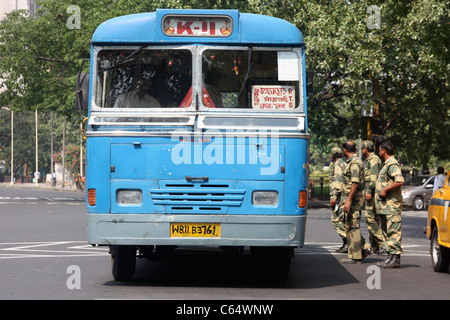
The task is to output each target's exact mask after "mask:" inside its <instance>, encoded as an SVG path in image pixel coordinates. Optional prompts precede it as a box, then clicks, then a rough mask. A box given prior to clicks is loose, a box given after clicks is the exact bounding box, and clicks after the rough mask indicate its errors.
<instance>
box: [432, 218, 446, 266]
mask: <svg viewBox="0 0 450 320" xmlns="http://www.w3.org/2000/svg"><path fill="white" fill-rule="evenodd" d="M438 238H439V232H438V228H437V226H435V227H434V228H433V231H431V241H430V254H431V263H432V264H433V268H434V271H436V272H447V270H448V267H449V265H450V249H449V248H447V247H444V246H441V245H439V242H438Z"/></svg>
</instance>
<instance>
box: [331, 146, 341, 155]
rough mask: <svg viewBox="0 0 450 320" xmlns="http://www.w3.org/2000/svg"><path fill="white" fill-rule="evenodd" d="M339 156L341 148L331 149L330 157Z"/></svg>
mask: <svg viewBox="0 0 450 320" xmlns="http://www.w3.org/2000/svg"><path fill="white" fill-rule="evenodd" d="M338 154H339V155H340V154H342V150H341V148H338V147H334V148H333V149H331V155H332V156H335V155H338Z"/></svg>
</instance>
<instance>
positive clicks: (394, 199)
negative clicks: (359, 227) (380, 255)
mask: <svg viewBox="0 0 450 320" xmlns="http://www.w3.org/2000/svg"><path fill="white" fill-rule="evenodd" d="M393 182H404V178H403V176H402V171H401V169H400V166H399V164H398V162H397V160H396V159H395V158H394V156H390V157H389V158H388V159H387V160H386V162H385V163H384V166H383V168H382V169H381V171H380V174H379V175H378V180H377V184H376V189H375V206H376V210H377V215H378V216H379V217H380V220H381V230H382V232H383V236H384V238H385V242H386V243H385V246H386V251H388V253H389V254H390V255H399V254H401V253H402V246H401V245H402V218H401V212H402V207H403V199H402V190H401V188H398V189H395V190H393V191H391V192H389V193H387V194H386V198H381V197H380V191H381V190H383V188H384V187H386V186H388V185H390V184H392V183H393Z"/></svg>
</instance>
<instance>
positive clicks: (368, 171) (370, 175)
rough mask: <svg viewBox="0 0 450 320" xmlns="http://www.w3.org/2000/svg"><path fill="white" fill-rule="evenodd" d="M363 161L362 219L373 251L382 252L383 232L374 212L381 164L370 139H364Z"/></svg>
mask: <svg viewBox="0 0 450 320" xmlns="http://www.w3.org/2000/svg"><path fill="white" fill-rule="evenodd" d="M361 151H362V154H363V156H364V157H365V161H364V181H365V190H364V191H365V200H366V201H365V207H364V209H365V211H364V220H365V222H366V225H367V229H368V230H369V242H370V246H371V249H372V252H373V253H376V254H382V253H384V252H386V250H385V248H384V245H383V234H382V233H381V229H380V223H379V219H378V218H377V217H376V215H375V213H376V210H375V185H376V183H377V179H378V174H379V172H380V170H381V167H382V166H383V165H382V163H381V160H380V158H379V157H378V156H377V155H376V154H375V153H374V151H375V149H374V145H373V143H372V142H371V141H364V142H363V146H362V149H361Z"/></svg>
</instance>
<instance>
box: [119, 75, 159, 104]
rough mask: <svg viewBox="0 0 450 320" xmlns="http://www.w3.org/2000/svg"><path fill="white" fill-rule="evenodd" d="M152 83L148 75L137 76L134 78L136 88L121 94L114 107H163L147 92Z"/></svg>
mask: <svg viewBox="0 0 450 320" xmlns="http://www.w3.org/2000/svg"><path fill="white" fill-rule="evenodd" d="M150 84H151V82H150V79H149V78H148V77H145V76H144V75H139V76H137V77H136V78H134V80H133V87H134V88H135V89H133V90H131V91H129V92H125V93H123V94H121V95H120V96H119V97H118V98H117V100H116V102H115V103H114V108H139V107H145V108H161V105H160V104H159V102H158V100H156V99H155V98H154V97H152V96H151V95H149V94H148V93H147V90H148V89H149V88H150Z"/></svg>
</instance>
